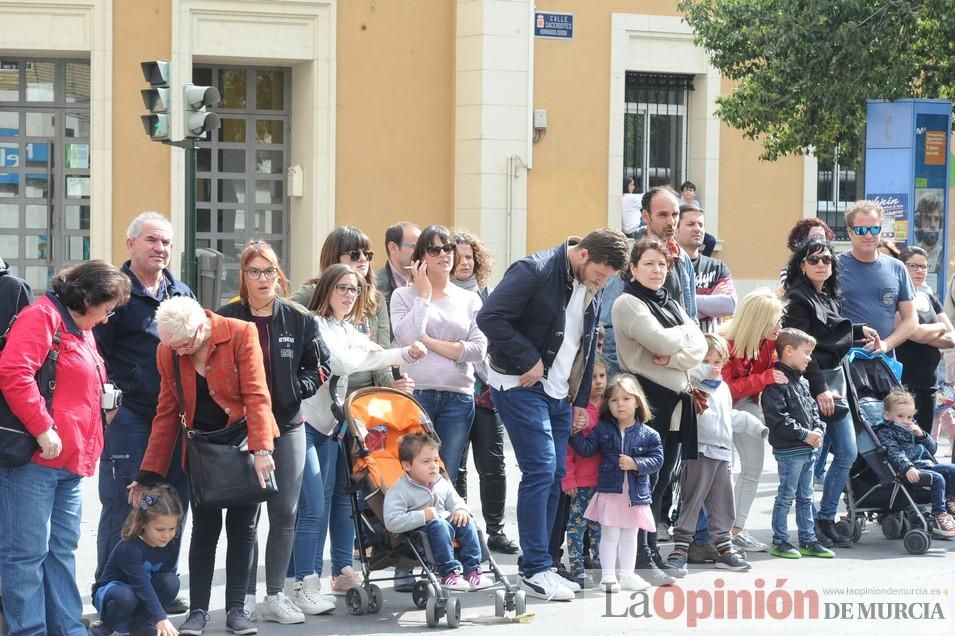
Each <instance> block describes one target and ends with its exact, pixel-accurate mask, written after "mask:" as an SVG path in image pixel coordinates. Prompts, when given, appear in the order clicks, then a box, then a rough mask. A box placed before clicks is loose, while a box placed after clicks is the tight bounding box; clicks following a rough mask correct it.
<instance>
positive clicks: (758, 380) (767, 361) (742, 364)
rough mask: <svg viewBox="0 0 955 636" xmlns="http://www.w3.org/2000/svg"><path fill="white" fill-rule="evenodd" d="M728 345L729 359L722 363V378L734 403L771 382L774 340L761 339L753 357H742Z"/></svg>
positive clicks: (761, 390) (731, 345)
mask: <svg viewBox="0 0 955 636" xmlns="http://www.w3.org/2000/svg"><path fill="white" fill-rule="evenodd" d="M726 344H727V345H729V350H730V359H729V360H727V362H726V364H724V365H723V380H725V381H726V384H727V385H728V386H729V388H730V394H731V395H732V396H733V403H734V404H735V403H736V402H738V401H739V400H741V399H743V398H744V397H753V398H755V397H756V396H758V395H759V394H760V393H762V392H763V389H765V388H766V387H768V386H769V385H770V384H774V382H773V364H775V362H776V341H775V340H763V341H762V342H761V343H759V352H758V353H757V355H756V357H755V358H749V359H743V358H740V357H738V356H737V355H736V353H735V351H734V350H733V342H732V341H730V342H728V343H726Z"/></svg>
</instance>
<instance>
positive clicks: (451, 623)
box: [444, 596, 461, 629]
mask: <svg viewBox="0 0 955 636" xmlns="http://www.w3.org/2000/svg"><path fill="white" fill-rule="evenodd" d="M444 612H445V616H447V618H448V627H450V628H451V629H457V628H458V627H460V626H461V601H460V600H458V597H457V596H451V597H449V598H448V602H447V603H445V605H444Z"/></svg>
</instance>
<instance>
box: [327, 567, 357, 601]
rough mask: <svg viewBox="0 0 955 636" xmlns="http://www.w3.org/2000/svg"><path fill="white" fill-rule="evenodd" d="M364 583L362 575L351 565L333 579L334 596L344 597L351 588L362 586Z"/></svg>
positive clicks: (332, 590)
mask: <svg viewBox="0 0 955 636" xmlns="http://www.w3.org/2000/svg"><path fill="white" fill-rule="evenodd" d="M361 583H362V578H361V574H359V573H358V572H355V570H354V569H353V568H352V566H350V565H346V566H345V567H343V568H342V573H341V574H339V575H338V576H333V577H332V586H331V588H332V589H331V592H332V594H336V595H342V594H345V593H346V592H348V590H349V588H352V587H356V586H360V585H361Z"/></svg>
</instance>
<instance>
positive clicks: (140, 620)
mask: <svg viewBox="0 0 955 636" xmlns="http://www.w3.org/2000/svg"><path fill="white" fill-rule="evenodd" d="M150 583H152V586H153V590H154V591H155V592H156V598H158V599H159V603H160V604H161V605H168V604H169V603H171V602H172V601H173V600H174V599H175V598H176V594H178V593H179V575H178V574H176V573H175V572H163V573H161V574H154V575H153V576H152V577H151V578H150ZM93 605H94V606H95V607H96V610H97V611H98V612H99V617H100V620H101V621H103V626H104V627H106V628H107V629H109V630H111V631H115V632H129V631H131V630H132V629H133V628H136V627H140V626H143V625H147V624H150V623H152V621H153V620H154V619H155V617H154V616H149V614H148V613H147V608H146V607H145V606H144V605H143V603H142V601H140V599H139V597H138V596H137V595H136V590H135V588H133V586H131V585H129V584H127V583H123V582H122V581H111V582H109V583H107V584H106V585H104V586H103V587H101V588H99V589H98V590H96V595H95V596H94V597H93Z"/></svg>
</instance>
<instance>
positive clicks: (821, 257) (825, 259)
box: [803, 254, 832, 265]
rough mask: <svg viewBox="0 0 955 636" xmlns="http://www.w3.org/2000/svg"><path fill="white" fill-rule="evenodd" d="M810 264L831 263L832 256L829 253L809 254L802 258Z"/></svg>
mask: <svg viewBox="0 0 955 636" xmlns="http://www.w3.org/2000/svg"><path fill="white" fill-rule="evenodd" d="M803 260H804V261H806V262H807V263H809V264H810V265H818V264H819V263H822V264H823V265H832V256H830V255H829V254H810V255H809V256H807V257H806V258H804V259H803Z"/></svg>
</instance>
